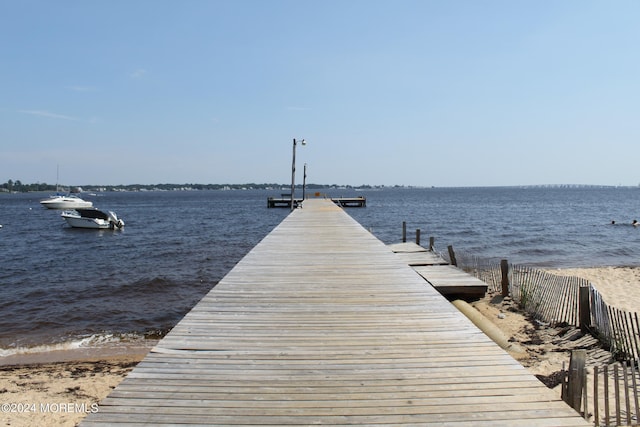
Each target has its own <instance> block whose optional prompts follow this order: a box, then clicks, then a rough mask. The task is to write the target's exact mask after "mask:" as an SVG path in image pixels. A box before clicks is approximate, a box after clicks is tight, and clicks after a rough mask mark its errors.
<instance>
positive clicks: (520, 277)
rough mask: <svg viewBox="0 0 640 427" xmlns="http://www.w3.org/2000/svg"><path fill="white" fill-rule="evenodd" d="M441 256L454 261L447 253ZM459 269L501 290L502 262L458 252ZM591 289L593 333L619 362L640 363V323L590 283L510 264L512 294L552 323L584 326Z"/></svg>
mask: <svg viewBox="0 0 640 427" xmlns="http://www.w3.org/2000/svg"><path fill="white" fill-rule="evenodd" d="M441 256H442V257H443V258H444V259H446V260H448V261H449V262H450V261H451V258H450V257H449V256H448V254H446V253H441ZM455 258H456V261H457V265H458V267H459V268H461V269H463V270H464V271H466V272H468V273H470V274H473V275H474V276H476V277H477V278H479V279H480V280H482V281H484V282H485V283H487V285H488V286H489V291H490V292H500V291H501V286H502V285H501V278H502V272H501V267H500V262H498V261H495V260H489V259H483V258H481V257H478V256H476V255H472V254H469V253H466V252H464V251H456V253H455ZM582 287H589V290H590V291H589V294H590V298H589V299H590V311H591V326H590V330H591V331H592V333H593V334H594V335H595V336H597V337H598V339H599V340H600V341H601V342H602V343H603V344H604V345H605V346H607V347H608V348H609V349H610V351H611V352H612V353H613V354H614V356H615V357H616V359H618V360H629V361H633V362H634V364H635V365H638V364H640V321H639V319H638V313H630V312H626V311H624V310H620V309H617V308H615V307H612V306H610V305H608V304H607V303H606V302H605V301H604V298H602V295H601V294H600V293H599V292H598V291H597V289H596V288H595V286H594V285H592V284H591V283H589V281H587V280H585V279H582V278H579V277H571V276H558V275H555V274H551V273H548V272H546V271H543V270H540V269H537V268H534V267H528V266H522V265H513V264H509V295H510V296H511V297H512V298H513V299H514V300H515V301H516V302H517V303H518V304H519V305H520V306H521V307H522V308H524V309H525V310H526V311H527V312H528V313H530V314H531V315H532V316H533V317H534V318H535V319H538V320H541V321H544V322H548V323H550V324H562V323H564V324H567V325H572V326H580V306H579V301H580V298H579V294H580V288H582Z"/></svg>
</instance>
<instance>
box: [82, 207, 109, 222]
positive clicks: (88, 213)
mask: <svg viewBox="0 0 640 427" xmlns="http://www.w3.org/2000/svg"><path fill="white" fill-rule="evenodd" d="M74 210H75V211H76V212H78V213H79V214H80V216H81V217H83V218H96V219H104V220H107V219H109V215H107V214H106V213H104V212H102V211H101V210H98V209H95V208H94V209H74Z"/></svg>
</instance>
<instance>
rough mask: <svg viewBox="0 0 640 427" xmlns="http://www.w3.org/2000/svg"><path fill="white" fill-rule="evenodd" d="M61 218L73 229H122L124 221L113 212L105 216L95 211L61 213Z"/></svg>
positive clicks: (81, 210)
mask: <svg viewBox="0 0 640 427" xmlns="http://www.w3.org/2000/svg"><path fill="white" fill-rule="evenodd" d="M62 218H64V220H65V221H66V222H67V224H69V225H70V226H71V227H73V228H87V229H94V230H107V229H108V230H115V229H121V228H122V227H124V221H122V220H121V219H119V218H118V217H117V216H116V214H114V213H113V212H109V213H108V214H107V213H104V212H101V211H98V210H96V209H77V210H74V211H65V212H63V213H62Z"/></svg>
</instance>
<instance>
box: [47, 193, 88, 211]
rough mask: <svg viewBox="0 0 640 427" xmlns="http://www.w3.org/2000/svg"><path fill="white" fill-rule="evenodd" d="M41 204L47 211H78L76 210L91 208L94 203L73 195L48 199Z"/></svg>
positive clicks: (58, 195)
mask: <svg viewBox="0 0 640 427" xmlns="http://www.w3.org/2000/svg"><path fill="white" fill-rule="evenodd" d="M40 204H41V205H42V206H44V207H45V208H47V209H76V208H90V207H92V206H93V203H92V202H90V201H87V200H82V199H81V198H80V197H78V196H74V195H72V194H69V195H66V196H65V195H60V194H57V195H55V196H51V197H49V198H48V199H44V200H41V201H40Z"/></svg>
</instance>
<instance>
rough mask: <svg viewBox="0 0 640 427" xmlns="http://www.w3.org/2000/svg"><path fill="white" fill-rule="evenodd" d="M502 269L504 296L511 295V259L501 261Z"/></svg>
mask: <svg viewBox="0 0 640 427" xmlns="http://www.w3.org/2000/svg"><path fill="white" fill-rule="evenodd" d="M500 270H501V271H502V282H501V284H502V296H503V297H508V296H509V261H507V260H506V259H503V260H501V261H500Z"/></svg>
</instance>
